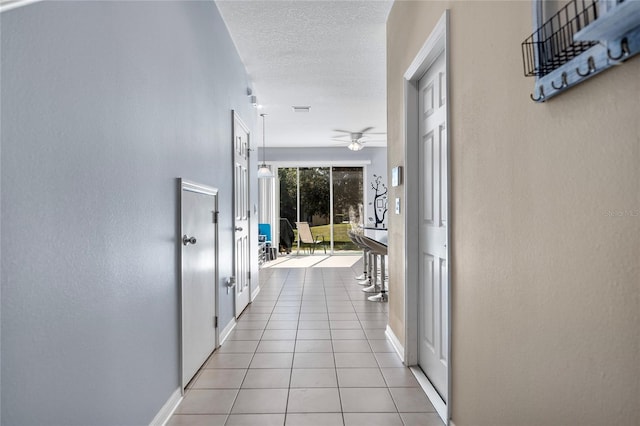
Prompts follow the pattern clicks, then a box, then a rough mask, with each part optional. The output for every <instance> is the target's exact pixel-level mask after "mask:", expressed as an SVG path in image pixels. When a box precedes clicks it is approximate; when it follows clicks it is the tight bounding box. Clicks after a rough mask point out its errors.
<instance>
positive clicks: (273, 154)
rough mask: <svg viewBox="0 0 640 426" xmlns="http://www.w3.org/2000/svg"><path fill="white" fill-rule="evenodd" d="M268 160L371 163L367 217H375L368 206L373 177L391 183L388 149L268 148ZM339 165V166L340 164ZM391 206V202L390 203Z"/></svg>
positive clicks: (367, 167) (297, 162)
mask: <svg viewBox="0 0 640 426" xmlns="http://www.w3.org/2000/svg"><path fill="white" fill-rule="evenodd" d="M265 151H266V154H267V156H266V158H267V159H268V160H269V161H268V162H269V163H272V164H275V165H277V164H279V163H281V162H287V163H288V164H293V163H296V164H301V165H303V164H305V162H309V161H312V162H321V163H326V164H333V162H348V161H354V162H362V161H370V162H371V164H369V165H367V166H366V176H365V186H364V190H365V201H366V204H367V205H366V210H365V211H366V217H365V222H366V221H367V218H369V217H374V213H373V206H370V205H368V204H369V203H370V202H372V201H373V197H374V195H375V193H374V191H373V190H372V189H371V182H372V181H373V179H374V178H373V175H374V174H375V175H378V176H382V178H383V182H384V184H385V185H388V182H390V179H389V175H388V173H387V149H386V148H374V147H370V146H369V147H366V148H364V149H362V150H360V151H349V150H348V149H347V148H345V147H336V148H267V149H266V150H265ZM258 158H263V157H262V149H261V148H258ZM338 165H339V164H338ZM389 206H391V202H390V201H389ZM390 213H391V212H390V211H389V212H387V215H386V216H385V221H384V223H385V224H386V223H388V220H387V219H388V218H389V214H390Z"/></svg>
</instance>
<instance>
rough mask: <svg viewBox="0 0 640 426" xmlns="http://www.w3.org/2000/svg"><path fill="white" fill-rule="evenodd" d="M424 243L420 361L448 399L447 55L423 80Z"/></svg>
mask: <svg viewBox="0 0 640 426" xmlns="http://www.w3.org/2000/svg"><path fill="white" fill-rule="evenodd" d="M418 89H419V90H418V100H419V126H420V130H419V131H420V134H419V135H420V137H419V153H420V163H421V164H420V187H421V188H422V190H421V191H420V216H419V218H420V219H419V220H420V239H419V241H420V248H419V253H420V257H419V270H418V273H419V280H418V283H419V287H418V293H419V307H418V321H419V326H418V333H419V334H418V336H419V343H418V363H419V365H420V367H421V368H422V370H423V371H424V373H425V374H426V376H427V377H428V378H429V380H430V381H431V383H432V384H433V386H434V387H435V388H436V390H437V391H438V393H439V394H440V397H441V398H442V399H443V401H444V402H445V403H446V402H447V364H448V362H449V360H448V342H447V338H448V330H447V327H448V314H449V313H448V298H449V294H448V276H447V193H448V188H447V185H448V183H447V149H448V148H447V140H446V126H447V108H446V101H447V99H446V93H447V92H446V75H445V60H444V55H440V57H439V58H438V59H437V60H436V61H435V62H434V63H433V65H432V66H431V67H430V68H429V69H428V70H427V72H426V74H425V75H424V76H423V77H422V78H421V79H420V83H419V85H418Z"/></svg>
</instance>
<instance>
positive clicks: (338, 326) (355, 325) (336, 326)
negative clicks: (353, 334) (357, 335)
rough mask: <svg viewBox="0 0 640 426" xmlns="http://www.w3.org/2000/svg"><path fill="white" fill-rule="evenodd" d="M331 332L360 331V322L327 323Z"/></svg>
mask: <svg viewBox="0 0 640 426" xmlns="http://www.w3.org/2000/svg"><path fill="white" fill-rule="evenodd" d="M329 325H330V326H331V329H332V330H361V329H362V326H361V325H360V321H329Z"/></svg>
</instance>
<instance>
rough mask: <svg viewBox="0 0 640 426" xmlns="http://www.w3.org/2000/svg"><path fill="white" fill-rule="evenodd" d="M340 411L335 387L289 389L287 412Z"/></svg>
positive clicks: (338, 397)
mask: <svg viewBox="0 0 640 426" xmlns="http://www.w3.org/2000/svg"><path fill="white" fill-rule="evenodd" d="M336 411H340V396H339V394H338V389H337V388H310V389H291V390H290V391H289V402H288V404H287V412H288V413H332V412H336Z"/></svg>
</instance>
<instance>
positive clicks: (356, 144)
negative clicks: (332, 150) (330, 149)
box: [347, 141, 364, 151]
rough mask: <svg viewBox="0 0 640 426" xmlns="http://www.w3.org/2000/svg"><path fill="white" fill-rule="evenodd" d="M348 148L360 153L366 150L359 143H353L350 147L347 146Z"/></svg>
mask: <svg viewBox="0 0 640 426" xmlns="http://www.w3.org/2000/svg"><path fill="white" fill-rule="evenodd" d="M347 148H349V149H350V150H351V151H360V150H361V149H362V148H364V146H363V145H362V144H361V143H360V142H358V141H353V142H351V143H350V144H349V145H347Z"/></svg>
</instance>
